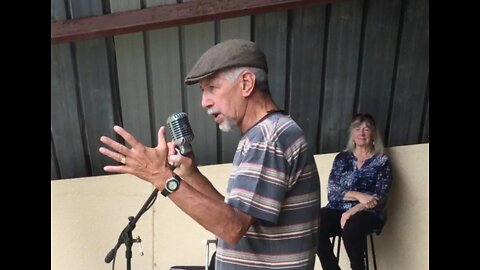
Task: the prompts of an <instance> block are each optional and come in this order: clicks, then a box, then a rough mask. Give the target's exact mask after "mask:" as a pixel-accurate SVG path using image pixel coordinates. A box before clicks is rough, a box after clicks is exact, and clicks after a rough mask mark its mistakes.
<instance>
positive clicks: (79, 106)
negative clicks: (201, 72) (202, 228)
mask: <svg viewBox="0 0 480 270" xmlns="http://www.w3.org/2000/svg"><path fill="white" fill-rule="evenodd" d="M176 2H177V1H175V0H173V1H168V0H165V1H159V0H156V1H153V0H151V1H149V0H147V1H140V0H136V1H133V0H121V1H120V0H112V1H110V2H107V1H103V2H102V1H100V0H52V1H51V12H52V14H51V15H52V16H54V17H55V18H57V19H59V20H62V19H71V18H80V17H86V16H92V15H100V14H105V13H109V12H117V11H123V10H129V9H139V8H144V7H150V6H156V5H161V4H174V3H176ZM184 2H185V1H184ZM231 38H244V39H250V40H253V41H255V42H256V43H257V44H258V45H259V46H260V47H261V48H262V49H263V50H264V51H265V53H266V55H267V60H268V64H269V79H270V86H271V88H272V89H271V90H272V93H273V97H274V100H275V101H276V102H277V103H278V104H279V105H280V107H283V108H285V109H286V110H287V111H288V112H289V113H290V114H291V116H292V117H293V118H294V119H295V120H296V121H297V122H298V123H299V124H300V126H302V128H303V129H304V132H305V134H306V137H307V140H308V142H309V144H310V146H311V149H312V152H314V153H329V152H336V151H340V150H341V149H343V148H344V147H345V144H346V139H347V128H348V124H349V121H350V119H351V116H352V114H353V113H355V112H369V113H371V114H372V115H373V116H374V117H375V118H376V120H377V124H378V126H379V128H380V130H381V131H383V138H384V141H385V143H386V145H387V146H397V145H407V144H416V143H423V142H429V126H428V125H429V117H428V115H429V101H428V100H429V84H428V80H429V1H428V0H389V1H385V0H344V1H338V2H335V3H334V4H327V5H318V6H315V7H309V8H304V9H294V10H288V11H279V12H271V13H265V14H260V15H255V16H246V17H239V18H233V19H227V20H221V21H212V22H205V23H199V24H193V25H185V26H179V27H171V28H166V29H159V30H152V31H146V32H138V33H133V34H126V35H120V36H114V37H109V38H98V39H92V40H86V41H80V42H75V43H66V44H58V45H52V47H51V83H52V88H51V178H52V179H64V178H72V177H84V176H92V175H103V174H105V173H104V172H103V169H102V168H103V166H104V165H106V164H111V163H112V161H111V160H109V159H108V158H105V157H103V156H102V155H101V154H99V152H98V148H99V147H100V145H101V144H100V142H99V138H100V136H101V135H107V136H115V135H114V132H113V130H112V127H113V125H114V124H119V125H122V126H124V127H125V128H126V129H127V130H129V131H130V132H131V133H132V134H133V135H134V136H136V137H137V138H138V139H139V140H140V141H142V142H144V143H145V144H146V145H156V138H157V130H158V128H159V127H160V126H161V125H165V121H166V119H167V117H168V116H169V115H170V114H172V113H174V112H179V111H185V112H187V113H188V114H189V120H190V123H191V125H192V129H193V131H194V133H195V140H194V141H193V148H194V152H195V155H196V158H197V162H198V163H199V164H200V165H207V164H214V163H224V162H231V161H232V158H233V153H234V149H235V147H236V144H237V142H238V139H239V138H240V133H239V132H238V131H234V132H232V133H222V132H221V131H219V130H218V128H217V127H216V125H215V123H214V122H213V121H212V119H211V117H210V116H208V115H207V114H206V113H205V110H204V109H202V108H201V106H200V99H201V92H200V90H199V88H198V85H194V86H185V85H183V78H184V76H185V74H186V73H187V72H188V71H189V70H190V68H191V67H192V66H193V65H194V63H195V61H196V60H197V59H198V58H199V57H200V55H201V54H202V53H203V52H204V51H205V50H207V49H208V48H209V47H211V46H212V45H214V44H216V43H218V42H220V41H223V40H227V39H231Z"/></svg>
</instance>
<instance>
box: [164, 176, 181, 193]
mask: <svg viewBox="0 0 480 270" xmlns="http://www.w3.org/2000/svg"><path fill="white" fill-rule="evenodd" d="M180 181H182V178H180V176H178V175H175V174H174V175H173V177H172V178H169V179H167V181H165V188H164V189H163V190H162V195H163V196H165V197H167V196H168V195H170V193H172V192H174V191H175V190H177V189H178V187H180Z"/></svg>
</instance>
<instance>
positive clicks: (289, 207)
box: [215, 112, 320, 270]
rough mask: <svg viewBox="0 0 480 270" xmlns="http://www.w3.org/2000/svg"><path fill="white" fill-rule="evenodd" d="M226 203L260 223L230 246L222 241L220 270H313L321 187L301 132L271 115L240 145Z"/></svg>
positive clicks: (218, 260) (289, 121)
mask: <svg viewBox="0 0 480 270" xmlns="http://www.w3.org/2000/svg"><path fill="white" fill-rule="evenodd" d="M225 201H226V203H228V204H229V205H231V206H232V207H235V208H237V209H239V210H241V211H243V212H245V213H247V214H249V215H251V216H253V217H255V218H256V220H255V221H254V223H253V224H252V226H250V228H249V230H248V231H247V233H246V235H244V236H243V238H242V239H241V240H240V241H239V242H238V243H237V244H236V245H230V244H228V243H227V242H225V241H222V240H221V239H219V242H218V246H217V255H216V264H215V269H217V270H222V269H228V270H232V269H298V270H300V269H302V270H303V269H313V268H314V264H315V255H316V251H317V229H318V224H319V220H318V219H319V216H318V213H319V208H320V182H319V176H318V173H317V168H316V165H315V161H314V159H313V156H312V155H311V154H309V152H308V150H307V142H306V140H305V137H304V135H303V132H302V130H301V128H300V127H299V126H298V125H297V123H295V121H293V120H292V119H291V118H290V116H288V115H284V114H281V113H278V112H277V113H270V114H268V115H267V116H266V117H264V118H263V119H262V120H260V121H259V122H258V123H257V124H256V125H254V126H253V127H252V128H250V129H249V130H248V131H247V132H246V133H245V134H244V135H243V137H242V139H241V140H240V142H239V144H238V147H237V150H236V153H235V157H234V160H233V168H232V172H231V174H230V179H229V182H228V186H227V196H226V198H225Z"/></svg>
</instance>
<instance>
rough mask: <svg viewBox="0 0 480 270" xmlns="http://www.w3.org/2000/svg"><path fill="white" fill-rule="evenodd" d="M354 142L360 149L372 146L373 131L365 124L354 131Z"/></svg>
mask: <svg viewBox="0 0 480 270" xmlns="http://www.w3.org/2000/svg"><path fill="white" fill-rule="evenodd" d="M353 141H354V142H355V144H356V145H357V146H360V147H367V146H370V145H371V144H372V131H371V130H370V128H369V127H367V124H366V123H365V122H362V123H361V124H360V125H359V126H358V127H356V128H354V129H353Z"/></svg>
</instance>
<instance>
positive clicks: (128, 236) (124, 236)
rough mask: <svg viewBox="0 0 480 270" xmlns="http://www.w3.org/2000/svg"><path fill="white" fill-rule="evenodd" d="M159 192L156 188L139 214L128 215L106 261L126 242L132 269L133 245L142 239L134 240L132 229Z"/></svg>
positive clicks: (127, 257) (111, 258)
mask: <svg viewBox="0 0 480 270" xmlns="http://www.w3.org/2000/svg"><path fill="white" fill-rule="evenodd" d="M157 193H158V189H156V188H155V189H154V190H153V192H152V194H151V195H150V197H148V199H147V201H146V202H145V203H144V204H143V206H142V208H141V209H140V211H138V213H137V215H136V216H135V218H134V217H132V216H129V217H128V224H127V226H126V227H125V228H124V229H123V231H122V232H121V233H120V236H119V237H118V242H117V244H116V245H115V247H114V248H113V249H112V250H110V252H108V254H107V256H106V257H105V262H106V263H110V262H111V261H112V260H113V258H114V257H115V256H116V253H117V249H118V248H119V247H120V245H121V244H125V249H126V250H125V258H126V259H127V270H130V268H131V259H132V245H133V242H137V241H140V240H134V239H133V237H132V231H133V229H135V227H136V226H137V221H138V220H139V219H140V217H141V216H142V215H143V213H145V212H146V211H147V210H148V209H149V208H150V207H151V206H152V205H153V203H154V202H155V199H156V198H157Z"/></svg>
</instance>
